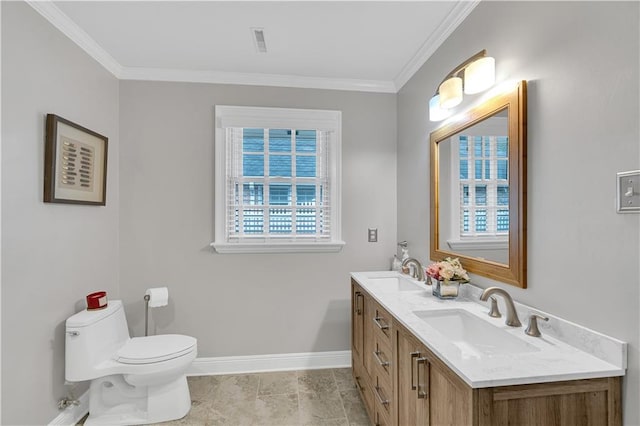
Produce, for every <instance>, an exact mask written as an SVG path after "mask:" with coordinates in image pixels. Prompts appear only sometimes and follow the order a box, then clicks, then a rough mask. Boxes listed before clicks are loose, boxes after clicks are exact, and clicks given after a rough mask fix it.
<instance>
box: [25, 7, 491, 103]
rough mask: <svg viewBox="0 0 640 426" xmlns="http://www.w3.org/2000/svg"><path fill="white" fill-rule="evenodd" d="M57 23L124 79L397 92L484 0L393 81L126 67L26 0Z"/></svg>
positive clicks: (452, 20) (462, 11) (457, 17)
mask: <svg viewBox="0 0 640 426" xmlns="http://www.w3.org/2000/svg"><path fill="white" fill-rule="evenodd" d="M25 1H26V3H27V4H29V5H30V6H31V7H32V8H33V9H34V10H35V11H37V12H38V13H39V14H40V15H42V16H43V17H44V18H45V19H46V20H47V21H49V22H50V23H51V24H52V25H53V26H54V27H56V28H57V29H58V30H60V31H61V32H62V33H63V34H64V35H66V36H67V37H69V38H70V39H71V40H72V41H73V42H74V43H76V44H77V45H78V46H79V47H80V48H81V49H83V50H84V51H85V52H86V53H87V54H88V55H89V56H91V57H92V58H93V59H95V60H96V61H97V62H98V63H99V64H100V65H102V66H103V67H104V68H105V69H107V71H109V72H110V73H111V74H113V75H114V76H115V77H116V78H118V79H121V80H147V81H174V82H189V83H213V84H239V85H250V86H277V87H294V88H304V89H329V90H347V91H357V92H374V93H397V92H398V91H399V90H400V89H401V88H402V86H404V85H405V84H406V82H407V81H409V79H410V78H411V77H412V76H413V75H414V74H415V73H416V72H417V71H418V69H419V68H420V67H421V66H422V65H424V63H425V62H426V61H427V60H428V59H429V57H430V56H431V55H432V54H433V53H434V52H435V51H436V49H437V48H438V47H440V45H441V44H442V43H443V42H444V41H445V40H446V39H447V37H448V36H449V35H450V34H451V33H452V32H453V31H454V30H455V29H456V28H457V27H458V25H460V23H461V22H462V21H463V20H464V19H465V18H466V17H467V15H469V13H471V11H472V10H473V9H474V8H475V7H476V6H477V5H478V3H479V2H480V0H470V1H464V0H463V1H460V2H458V3H457V4H456V6H455V7H454V8H453V10H452V11H451V12H450V13H449V14H448V15H447V17H446V18H445V20H444V21H443V22H442V23H441V24H440V25H439V26H438V28H437V29H436V30H435V31H434V32H433V33H431V35H430V36H429V38H428V39H427V40H426V41H425V42H424V43H423V44H422V46H421V47H420V49H419V50H418V52H416V54H415V55H414V56H413V58H411V60H410V61H409V62H407V64H406V65H405V66H404V67H403V68H402V70H401V71H400V73H399V74H398V75H397V76H396V78H395V79H394V80H393V81H387V80H360V79H348V78H347V79H342V78H322V77H304V76H296V75H285V74H258V73H235V72H225V71H198V70H181V69H163V68H139V67H124V66H122V65H121V64H120V63H118V61H116V60H115V59H114V58H113V57H112V56H111V55H110V54H109V53H108V52H107V51H106V50H104V49H103V48H102V47H101V46H100V45H99V44H98V43H97V42H96V41H95V40H94V39H93V38H91V36H89V34H87V33H86V32H85V31H84V30H83V29H82V28H80V27H79V26H78V25H77V24H76V23H75V22H73V21H72V20H71V18H69V17H68V16H67V15H65V14H64V12H62V11H61V10H60V9H59V8H58V7H57V6H56V5H55V4H54V3H53V2H52V1H38V0H25Z"/></svg>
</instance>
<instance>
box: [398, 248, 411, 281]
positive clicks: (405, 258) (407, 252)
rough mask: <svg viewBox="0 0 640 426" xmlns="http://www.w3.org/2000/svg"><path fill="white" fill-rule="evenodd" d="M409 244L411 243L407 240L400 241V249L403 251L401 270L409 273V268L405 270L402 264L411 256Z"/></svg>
mask: <svg viewBox="0 0 640 426" xmlns="http://www.w3.org/2000/svg"><path fill="white" fill-rule="evenodd" d="M408 245H409V244H408V243H407V242H406V241H400V242H399V243H398V246H400V250H401V251H402V255H401V260H400V268H399V270H400V271H402V272H403V273H405V274H406V273H408V272H409V270H408V268H407V270H406V271H404V270H403V268H402V264H403V263H404V261H405V260H407V259H408V258H409V248H408V247H407V246H408Z"/></svg>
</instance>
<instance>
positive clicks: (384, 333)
mask: <svg viewBox="0 0 640 426" xmlns="http://www.w3.org/2000/svg"><path fill="white" fill-rule="evenodd" d="M372 311H373V312H371V314H372V315H371V316H372V318H371V319H372V321H373V330H374V331H373V334H374V336H377V337H379V338H380V340H382V341H386V342H387V344H388V345H389V346H391V334H392V331H393V321H392V319H391V315H390V314H389V313H388V312H387V311H385V310H384V309H382V308H381V307H380V306H379V305H378V304H377V303H373V309H372Z"/></svg>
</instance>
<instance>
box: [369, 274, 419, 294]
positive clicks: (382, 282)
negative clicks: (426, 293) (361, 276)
mask: <svg viewBox="0 0 640 426" xmlns="http://www.w3.org/2000/svg"><path fill="white" fill-rule="evenodd" d="M369 282H370V283H371V284H373V285H374V286H375V289H376V290H377V291H380V292H396V291H420V290H425V287H422V286H420V285H418V284H416V283H414V282H411V281H409V280H407V279H404V278H401V277H381V278H369Z"/></svg>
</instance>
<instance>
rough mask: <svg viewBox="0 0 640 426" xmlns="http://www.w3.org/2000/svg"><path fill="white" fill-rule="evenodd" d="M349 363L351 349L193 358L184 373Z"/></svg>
mask: <svg viewBox="0 0 640 426" xmlns="http://www.w3.org/2000/svg"><path fill="white" fill-rule="evenodd" d="M346 367H351V351H333V352H306V353H298V354H273V355H250V356H225V357H215V358H196V359H195V360H194V361H193V364H191V367H190V368H189V370H187V376H213V375H219V374H239V373H259V372H268V371H292V370H317V369H321V368H346Z"/></svg>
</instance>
